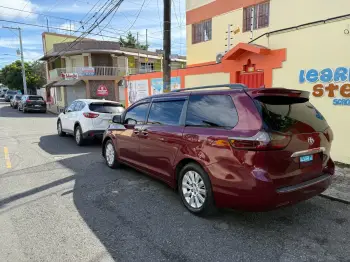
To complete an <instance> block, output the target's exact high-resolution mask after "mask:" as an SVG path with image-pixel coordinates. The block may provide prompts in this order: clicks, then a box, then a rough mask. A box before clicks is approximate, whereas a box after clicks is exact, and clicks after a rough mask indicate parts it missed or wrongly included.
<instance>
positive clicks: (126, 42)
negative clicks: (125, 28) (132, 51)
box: [119, 32, 149, 50]
mask: <svg viewBox="0 0 350 262" xmlns="http://www.w3.org/2000/svg"><path fill="white" fill-rule="evenodd" d="M119 42H120V45H121V46H122V47H129V48H136V49H141V50H148V47H149V45H141V44H140V42H137V39H136V37H135V36H134V35H133V34H132V33H131V32H129V33H128V35H127V36H126V38H125V39H124V38H123V37H120V38H119Z"/></svg>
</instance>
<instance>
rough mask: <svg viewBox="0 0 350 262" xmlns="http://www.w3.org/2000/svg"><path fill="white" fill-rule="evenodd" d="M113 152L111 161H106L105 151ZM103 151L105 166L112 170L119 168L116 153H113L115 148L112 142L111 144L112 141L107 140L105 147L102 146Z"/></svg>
mask: <svg viewBox="0 0 350 262" xmlns="http://www.w3.org/2000/svg"><path fill="white" fill-rule="evenodd" d="M108 149H109V150H113V152H112V153H113V156H114V157H112V159H111V160H112V161H108V159H107V154H108V152H107V150H108ZM103 150H104V151H103V155H104V158H105V161H106V164H107V166H108V167H109V168H112V169H116V168H118V167H120V163H119V161H118V160H117V152H116V151H115V147H114V145H113V142H112V140H108V141H107V142H106V144H105V146H104V149H103Z"/></svg>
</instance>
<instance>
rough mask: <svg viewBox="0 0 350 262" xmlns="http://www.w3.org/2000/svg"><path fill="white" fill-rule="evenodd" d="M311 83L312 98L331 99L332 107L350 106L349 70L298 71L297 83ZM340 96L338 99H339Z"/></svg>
mask: <svg viewBox="0 0 350 262" xmlns="http://www.w3.org/2000/svg"><path fill="white" fill-rule="evenodd" d="M306 82H307V83H311V84H315V85H314V86H313V92H312V95H313V96H314V97H323V96H325V95H326V96H328V97H329V98H333V105H347V106H350V68H347V67H338V68H335V69H332V68H325V69H323V70H316V69H309V70H300V73H299V83H300V84H304V83H306ZM339 96H340V97H339Z"/></svg>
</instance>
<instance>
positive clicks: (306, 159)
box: [300, 155, 314, 163]
mask: <svg viewBox="0 0 350 262" xmlns="http://www.w3.org/2000/svg"><path fill="white" fill-rule="evenodd" d="M313 159H314V156H313V155H309V156H301V157H300V163H306V162H311V161H312V160H313Z"/></svg>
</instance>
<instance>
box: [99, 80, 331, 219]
mask: <svg viewBox="0 0 350 262" xmlns="http://www.w3.org/2000/svg"><path fill="white" fill-rule="evenodd" d="M113 122H114V123H113V124H111V125H110V126H109V128H108V129H107V130H106V132H105V134H104V138H103V147H102V154H103V156H104V158H105V159H106V164H107V165H108V166H109V167H111V168H117V167H118V166H119V165H120V164H127V165H130V166H132V167H134V168H136V169H138V170H140V171H142V172H145V173H147V174H149V175H151V176H154V177H156V178H159V179H161V180H163V181H164V182H166V183H168V184H169V185H170V186H171V187H174V188H178V191H179V194H180V196H181V199H182V202H183V203H184V205H185V206H186V208H187V209H188V210H190V211H191V212H192V213H195V214H200V215H205V214H209V213H212V212H213V211H215V209H216V208H218V207H219V208H221V207H226V208H227V207H228V208H234V209H242V210H250V211H265V210H271V209H275V208H278V207H282V206H286V205H290V204H294V203H297V202H299V201H302V200H306V199H309V198H311V197H313V196H316V195H318V194H320V193H321V192H323V191H324V190H325V189H327V187H328V186H329V185H330V183H331V179H332V176H333V175H334V163H333V161H332V159H331V157H330V149H331V143H332V140H333V133H332V130H331V128H330V127H329V126H328V124H327V122H326V120H325V119H324V117H323V116H322V114H321V113H320V112H319V111H318V110H317V109H316V108H315V107H314V106H313V105H312V104H311V103H310V102H309V93H308V92H305V91H298V90H290V89H283V88H260V89H248V88H247V87H245V86H244V85H241V84H232V85H220V86H206V87H199V88H189V89H181V90H177V91H174V92H171V93H167V94H162V95H156V96H151V97H147V98H144V99H142V100H140V101H138V102H136V103H134V104H133V105H132V106H130V107H129V108H128V109H127V110H126V111H125V112H124V113H123V115H121V116H115V118H114V119H113Z"/></svg>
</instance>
